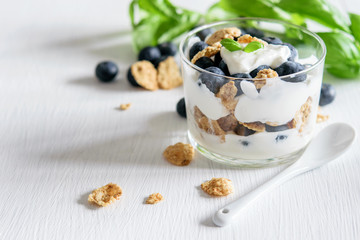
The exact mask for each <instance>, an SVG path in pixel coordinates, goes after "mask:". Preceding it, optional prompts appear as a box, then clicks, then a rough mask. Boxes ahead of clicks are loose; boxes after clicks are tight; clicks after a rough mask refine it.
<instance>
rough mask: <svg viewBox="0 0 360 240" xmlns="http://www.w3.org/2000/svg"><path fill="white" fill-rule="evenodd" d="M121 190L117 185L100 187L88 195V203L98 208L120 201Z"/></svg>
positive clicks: (110, 184)
mask: <svg viewBox="0 0 360 240" xmlns="http://www.w3.org/2000/svg"><path fill="white" fill-rule="evenodd" d="M121 194H122V189H121V187H119V186H118V185H117V184H114V183H109V184H107V185H105V186H102V187H100V188H98V189H96V190H94V191H92V193H91V194H90V195H89V197H88V201H89V202H91V203H95V204H97V205H98V206H102V207H106V206H108V205H110V204H112V203H113V202H115V201H116V200H119V199H120V196H121Z"/></svg>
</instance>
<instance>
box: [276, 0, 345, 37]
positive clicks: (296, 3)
mask: <svg viewBox="0 0 360 240" xmlns="http://www.w3.org/2000/svg"><path fill="white" fill-rule="evenodd" d="M277 6H278V7H280V8H282V9H283V10H285V11H287V12H290V13H297V14H301V15H302V16H303V17H306V18H309V19H312V20H314V21H317V22H318V23H321V24H323V25H325V26H327V27H329V28H332V29H341V30H343V31H346V32H349V31H350V30H349V27H348V26H349V23H348V19H347V18H346V16H343V15H342V14H341V12H340V11H339V10H338V9H337V8H336V7H335V6H333V5H331V4H330V3H329V2H328V1H326V0H301V1H300V0H280V2H279V3H278V5H277Z"/></svg>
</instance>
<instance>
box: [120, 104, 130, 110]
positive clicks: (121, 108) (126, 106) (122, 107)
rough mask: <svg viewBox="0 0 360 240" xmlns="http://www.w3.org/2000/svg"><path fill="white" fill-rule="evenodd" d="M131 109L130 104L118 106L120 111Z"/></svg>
mask: <svg viewBox="0 0 360 240" xmlns="http://www.w3.org/2000/svg"><path fill="white" fill-rule="evenodd" d="M130 107H131V103H123V104H120V110H128V109H129V108H130Z"/></svg>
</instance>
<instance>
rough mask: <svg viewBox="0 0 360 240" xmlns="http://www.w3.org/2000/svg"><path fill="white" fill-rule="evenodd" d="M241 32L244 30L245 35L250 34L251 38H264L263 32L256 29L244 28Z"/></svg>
mask: <svg viewBox="0 0 360 240" xmlns="http://www.w3.org/2000/svg"><path fill="white" fill-rule="evenodd" d="M243 30H244V32H245V34H250V35H251V36H253V37H257V38H263V37H264V32H263V31H261V30H259V29H257V28H244V29H243Z"/></svg>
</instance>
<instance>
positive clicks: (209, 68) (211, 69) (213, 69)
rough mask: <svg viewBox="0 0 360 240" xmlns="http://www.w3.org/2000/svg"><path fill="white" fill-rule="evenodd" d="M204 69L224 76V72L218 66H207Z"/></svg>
mask: <svg viewBox="0 0 360 240" xmlns="http://www.w3.org/2000/svg"><path fill="white" fill-rule="evenodd" d="M205 70H206V71H208V72H212V73H215V74H219V75H223V76H225V73H224V72H223V71H222V70H221V69H220V68H218V67H208V68H206V69H205Z"/></svg>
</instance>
